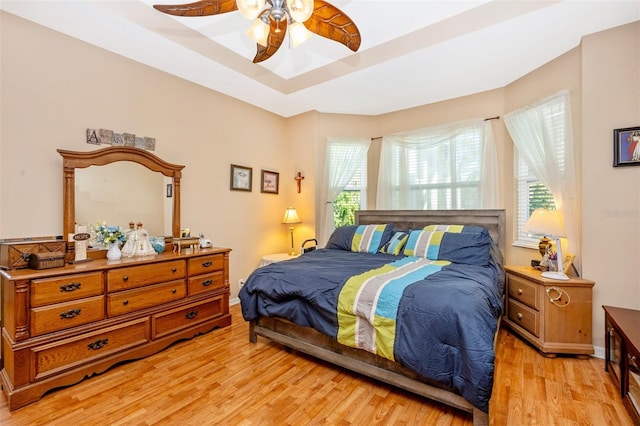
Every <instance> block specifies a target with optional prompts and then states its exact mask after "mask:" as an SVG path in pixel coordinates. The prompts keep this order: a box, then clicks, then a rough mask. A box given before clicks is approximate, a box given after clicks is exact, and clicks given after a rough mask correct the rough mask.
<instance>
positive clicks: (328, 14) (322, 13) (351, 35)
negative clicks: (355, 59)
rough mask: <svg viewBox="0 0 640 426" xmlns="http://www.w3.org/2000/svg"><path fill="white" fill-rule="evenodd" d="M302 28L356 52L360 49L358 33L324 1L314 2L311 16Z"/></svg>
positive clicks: (346, 17) (339, 11) (349, 20)
mask: <svg viewBox="0 0 640 426" xmlns="http://www.w3.org/2000/svg"><path fill="white" fill-rule="evenodd" d="M304 26H305V27H307V29H308V30H309V31H311V32H313V33H316V34H318V35H319V36H322V37H325V38H328V39H329V40H333V41H337V42H338V43H342V44H344V45H345V46H347V47H348V48H349V49H351V50H353V51H354V52H357V51H358V49H359V48H360V41H361V40H360V31H359V30H358V27H357V26H356V24H355V23H354V22H353V21H352V20H351V18H349V17H348V16H347V15H346V14H345V13H344V12H343V11H341V10H340V9H338V8H337V7H335V6H333V5H332V4H329V3H327V2H326V1H324V0H315V7H314V10H313V14H312V15H311V17H310V18H309V19H307V20H306V21H305V23H304Z"/></svg>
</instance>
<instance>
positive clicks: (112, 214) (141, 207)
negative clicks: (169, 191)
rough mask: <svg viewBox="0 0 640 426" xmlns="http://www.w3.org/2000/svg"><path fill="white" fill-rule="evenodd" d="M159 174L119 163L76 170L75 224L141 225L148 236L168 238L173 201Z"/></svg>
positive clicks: (123, 226) (88, 226)
mask: <svg viewBox="0 0 640 426" xmlns="http://www.w3.org/2000/svg"><path fill="white" fill-rule="evenodd" d="M165 180H167V183H171V180H170V179H169V178H166V177H165V176H163V175H162V174H160V173H158V172H152V171H150V170H149V169H147V168H146V167H144V166H143V165H141V164H138V163H132V162H130V161H118V162H115V163H111V164H106V165H104V166H97V167H87V168H86V169H76V183H75V204H76V215H75V223H77V224H78V225H87V229H90V226H94V225H95V224H96V223H98V222H103V221H104V222H106V223H108V224H110V225H120V226H121V227H122V228H124V229H127V228H128V226H129V223H130V222H133V223H138V222H142V224H143V225H144V228H145V229H146V230H147V231H148V232H149V235H155V236H167V235H171V234H172V232H171V225H172V224H171V217H172V211H171V207H172V201H173V200H172V199H171V198H167V197H166V196H165V193H166V183H165Z"/></svg>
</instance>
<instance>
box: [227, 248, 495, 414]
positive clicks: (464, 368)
mask: <svg viewBox="0 0 640 426" xmlns="http://www.w3.org/2000/svg"><path fill="white" fill-rule="evenodd" d="M496 252H497V251H495V250H494V253H496ZM498 257H499V256H493V257H492V259H491V261H490V262H489V264H488V265H487V266H474V265H466V264H458V263H451V264H450V265H447V266H445V267H443V268H442V270H440V271H439V272H436V273H433V274H432V275H429V276H428V277H427V278H426V279H423V280H420V281H417V282H415V283H413V284H410V285H408V286H407V287H406V288H405V289H404V291H403V294H402V298H401V300H400V303H399V305H398V312H397V318H396V337H395V346H394V358H395V361H396V362H398V363H400V364H402V365H404V366H405V367H408V368H410V369H412V370H413V371H415V372H416V373H418V374H420V375H421V376H423V377H425V378H427V379H428V380H430V381H433V382H436V383H438V384H439V385H440V386H442V387H444V388H446V389H449V390H453V391H455V392H457V393H458V394H460V395H462V396H463V397H464V398H465V399H467V400H468V401H469V402H470V403H471V404H472V405H474V406H475V407H477V408H479V409H480V410H482V411H485V412H488V408H489V399H490V397H491V390H492V387H493V372H494V359H495V354H494V349H493V338H494V334H495V332H496V330H497V323H498V318H499V316H500V314H501V311H502V301H501V300H502V290H503V284H504V274H503V270H502V265H501V261H500V260H499V259H498ZM402 258H403V256H394V255H388V254H380V253H378V254H369V253H354V252H349V251H345V250H333V249H321V250H316V251H313V252H309V253H306V254H304V255H302V256H300V257H299V258H296V259H292V260H288V261H285V262H280V263H274V264H271V265H268V266H265V267H262V268H259V269H257V270H256V271H255V272H253V274H251V276H250V277H249V278H248V279H247V282H246V284H245V285H244V286H243V288H242V290H241V291H240V294H239V297H240V301H241V304H242V314H243V316H244V318H245V320H247V321H250V320H253V319H257V318H258V317H261V316H263V317H280V318H286V319H288V320H290V321H292V322H294V323H296V324H298V325H300V326H305V327H312V328H314V329H316V330H318V331H320V332H321V333H324V334H326V335H328V336H330V337H332V338H334V339H337V334H338V315H337V304H338V297H339V294H340V291H341V289H342V287H343V286H344V284H345V282H346V281H347V280H348V279H349V278H350V277H352V276H354V275H358V274H361V273H363V272H366V271H369V270H372V269H375V268H379V267H381V266H383V265H386V264H389V263H391V262H394V261H397V260H398V259H402Z"/></svg>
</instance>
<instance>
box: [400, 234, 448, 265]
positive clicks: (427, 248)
mask: <svg viewBox="0 0 640 426" xmlns="http://www.w3.org/2000/svg"><path fill="white" fill-rule="evenodd" d="M444 234H445V231H425V230H417V231H411V233H410V234H409V239H408V240H407V245H406V246H405V248H404V252H403V253H404V254H405V255H406V256H417V257H424V258H427V259H431V260H438V252H439V251H440V243H441V242H442V237H444Z"/></svg>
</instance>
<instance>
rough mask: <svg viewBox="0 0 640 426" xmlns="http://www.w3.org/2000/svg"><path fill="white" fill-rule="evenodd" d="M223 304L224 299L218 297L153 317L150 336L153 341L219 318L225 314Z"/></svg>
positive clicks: (221, 296)
mask: <svg viewBox="0 0 640 426" xmlns="http://www.w3.org/2000/svg"><path fill="white" fill-rule="evenodd" d="M224 302H225V297H224V296H223V295H220V296H217V297H214V298H212V299H207V300H205V301H203V302H199V303H194V304H192V305H188V306H184V307H181V308H177V309H174V310H171V311H167V312H163V313H161V314H158V315H154V316H153V318H152V322H151V330H152V331H151V336H152V338H153V339H155V338H158V337H162V336H164V335H167V334H171V333H173V332H174V331H178V330H180V329H182V328H186V327H190V326H192V325H196V324H198V323H201V322H203V321H206V320H209V319H212V318H216V317H219V316H221V315H223V314H225V313H226V310H225V305H224Z"/></svg>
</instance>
